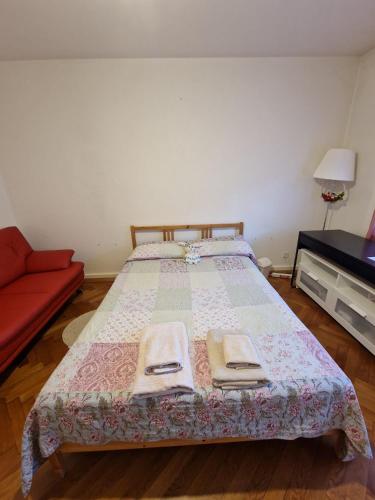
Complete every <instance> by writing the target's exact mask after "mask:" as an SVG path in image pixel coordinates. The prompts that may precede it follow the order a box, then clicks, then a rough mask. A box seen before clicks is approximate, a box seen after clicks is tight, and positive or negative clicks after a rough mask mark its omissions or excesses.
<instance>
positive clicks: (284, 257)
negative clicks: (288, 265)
mask: <svg viewBox="0 0 375 500" xmlns="http://www.w3.org/2000/svg"><path fill="white" fill-rule="evenodd" d="M289 257H290V254H289V252H284V253H283V259H284V260H289Z"/></svg>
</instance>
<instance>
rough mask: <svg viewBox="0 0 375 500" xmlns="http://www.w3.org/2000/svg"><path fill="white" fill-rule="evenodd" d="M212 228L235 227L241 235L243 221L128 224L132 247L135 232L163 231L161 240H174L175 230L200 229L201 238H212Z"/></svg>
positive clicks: (135, 243) (134, 240) (134, 242)
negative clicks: (174, 224) (163, 224)
mask: <svg viewBox="0 0 375 500" xmlns="http://www.w3.org/2000/svg"><path fill="white" fill-rule="evenodd" d="M214 229H235V230H237V231H238V234H239V235H241V236H242V235H243V222H234V223H232V224H230V223H222V224H188V225H177V226H130V232H131V235H132V244H133V248H135V247H136V246H137V238H136V233H140V232H149V233H151V232H152V233H158V232H162V233H163V241H174V233H175V231H200V232H201V236H202V238H212V234H213V230H214Z"/></svg>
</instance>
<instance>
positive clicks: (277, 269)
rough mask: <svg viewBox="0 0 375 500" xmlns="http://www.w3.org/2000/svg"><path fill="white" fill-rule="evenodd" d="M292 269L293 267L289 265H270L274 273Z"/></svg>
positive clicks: (289, 271) (288, 271)
mask: <svg viewBox="0 0 375 500" xmlns="http://www.w3.org/2000/svg"><path fill="white" fill-rule="evenodd" d="M292 270H293V267H292V266H290V265H286V266H285V265H282V264H281V265H278V264H276V265H275V266H272V272H273V271H274V272H275V273H291V272H292Z"/></svg>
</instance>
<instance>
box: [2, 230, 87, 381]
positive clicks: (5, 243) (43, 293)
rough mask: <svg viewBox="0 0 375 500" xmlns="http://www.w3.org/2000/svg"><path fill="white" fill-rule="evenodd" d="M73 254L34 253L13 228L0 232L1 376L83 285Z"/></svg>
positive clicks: (49, 251) (69, 252)
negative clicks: (72, 259)
mask: <svg viewBox="0 0 375 500" xmlns="http://www.w3.org/2000/svg"><path fill="white" fill-rule="evenodd" d="M73 253H74V251H73V250H44V251H34V250H33V249H32V248H31V246H30V245H29V243H28V242H27V241H26V239H25V238H24V236H23V235H22V233H21V232H20V231H19V230H18V229H17V228H16V227H6V228H4V229H0V373H1V372H3V371H4V370H5V368H6V367H7V366H9V364H10V363H11V362H12V361H13V360H14V359H15V358H16V356H17V355H18V354H19V353H20V351H21V350H22V349H23V348H24V347H25V346H26V345H27V344H28V342H30V340H31V339H32V338H33V337H34V336H35V335H36V334H37V333H38V332H39V331H40V329H41V328H42V327H43V326H44V325H45V324H46V323H47V321H48V320H49V319H50V318H51V317H52V316H53V315H54V313H55V312H56V311H57V310H58V309H59V308H60V307H61V306H62V305H63V304H64V302H66V300H67V299H68V298H69V297H70V296H71V295H72V294H73V293H74V292H75V291H76V290H77V289H78V288H79V287H80V285H81V284H82V282H83V278H84V274H83V263H82V262H72V261H71V258H72V255H73Z"/></svg>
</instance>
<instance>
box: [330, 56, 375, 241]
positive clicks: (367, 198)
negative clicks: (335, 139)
mask: <svg viewBox="0 0 375 500" xmlns="http://www.w3.org/2000/svg"><path fill="white" fill-rule="evenodd" d="M346 145H347V146H348V147H350V148H352V149H354V150H355V151H356V152H357V172H356V182H355V184H354V186H353V187H352V188H351V189H350V197H349V199H348V201H347V203H346V204H345V206H342V207H340V208H339V210H337V211H335V212H334V213H333V215H332V223H331V227H332V228H340V229H345V230H347V231H350V232H353V233H357V234H359V235H361V236H365V235H366V233H367V230H368V227H369V225H370V221H371V219H372V214H373V212H374V209H375V49H374V50H372V51H370V52H368V53H367V54H365V55H364V56H362V57H361V60H360V64H359V71H358V79H357V84H356V90H355V93H354V99H353V107H352V112H351V114H350V121H349V124H348V136H347V139H346Z"/></svg>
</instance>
